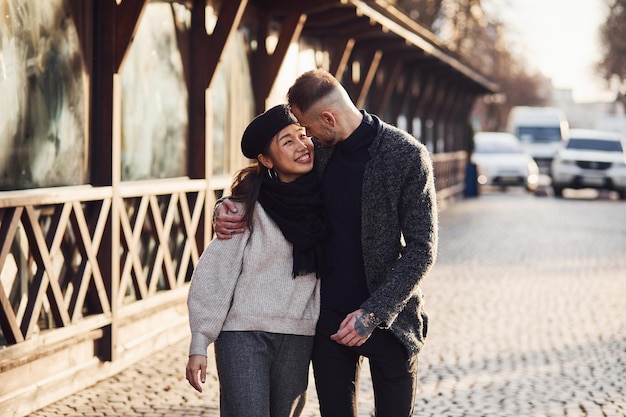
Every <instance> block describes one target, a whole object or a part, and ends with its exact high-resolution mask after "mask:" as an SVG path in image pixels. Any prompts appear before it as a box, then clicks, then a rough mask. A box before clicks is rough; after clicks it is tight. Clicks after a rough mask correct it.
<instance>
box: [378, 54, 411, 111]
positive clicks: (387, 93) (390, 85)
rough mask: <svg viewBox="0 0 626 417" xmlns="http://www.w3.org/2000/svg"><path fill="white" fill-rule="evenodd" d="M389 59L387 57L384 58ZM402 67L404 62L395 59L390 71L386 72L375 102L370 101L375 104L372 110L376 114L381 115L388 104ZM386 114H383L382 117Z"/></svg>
mask: <svg viewBox="0 0 626 417" xmlns="http://www.w3.org/2000/svg"><path fill="white" fill-rule="evenodd" d="M386 59H387V60H389V58H386ZM403 68H404V62H402V60H399V59H398V60H395V61H394V63H393V67H392V68H391V71H390V72H389V73H388V74H387V77H386V79H385V80H384V85H383V88H382V91H381V94H380V97H379V100H377V103H371V104H372V105H375V106H376V107H373V108H374V112H375V113H376V114H380V115H381V116H382V115H383V113H385V109H386V108H387V106H388V105H389V101H390V100H391V96H392V94H393V91H394V89H395V87H396V83H397V82H398V78H399V77H400V76H401V75H402V69H403ZM387 116H388V115H387V114H385V115H384V117H387Z"/></svg>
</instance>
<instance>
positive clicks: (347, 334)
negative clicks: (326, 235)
mask: <svg viewBox="0 0 626 417" xmlns="http://www.w3.org/2000/svg"><path fill="white" fill-rule="evenodd" d="M287 98H288V102H289V105H290V107H291V110H292V112H293V114H294V115H295V116H296V118H297V119H298V121H299V122H300V124H301V125H302V126H304V127H305V128H306V130H307V134H308V135H310V136H312V137H314V138H315V140H316V142H317V145H318V146H317V147H316V153H315V165H316V170H317V172H318V173H319V174H320V176H321V184H322V192H323V199H324V204H325V207H326V210H327V214H328V218H329V221H330V225H331V237H330V265H331V266H330V271H329V272H328V274H327V275H325V276H323V277H322V285H321V311H320V317H319V320H318V324H317V329H316V336H315V345H314V349H313V357H312V360H313V370H314V375H315V381H316V382H315V383H316V387H317V393H318V398H319V402H320V411H321V414H322V416H323V417H346V416H354V417H356V416H357V410H356V404H357V398H356V394H357V388H358V374H359V367H360V363H361V358H362V357H367V358H368V360H369V364H370V370H371V377H372V384H373V388H374V398H375V406H376V415H377V416H384V417H400V416H412V414H413V405H414V401H415V391H416V386H417V354H418V353H419V351H420V349H421V348H422V346H423V344H424V341H425V337H426V331H427V324H428V319H427V315H426V312H425V310H424V300H423V296H422V293H421V291H420V288H419V283H420V281H421V280H422V279H423V278H424V277H425V276H426V275H427V274H428V272H429V270H430V268H431V267H432V265H433V264H434V262H435V258H436V252H437V237H438V223H437V204H436V196H435V186H434V178H433V170H432V163H431V161H430V158H429V155H428V151H427V149H426V148H425V147H424V146H423V145H422V144H421V143H419V142H418V141H417V140H416V139H415V138H413V137H412V136H410V135H409V134H408V133H406V132H404V131H402V130H400V129H397V128H395V127H393V126H391V125H389V124H387V123H385V122H383V121H381V120H380V119H379V118H378V117H376V116H374V115H370V114H368V113H367V112H366V111H364V110H361V111H359V109H357V108H356V106H355V105H354V103H353V102H352V101H351V99H350V98H349V96H348V94H347V92H346V91H345V89H344V88H343V87H342V86H341V84H340V83H339V82H338V81H337V80H336V79H335V78H334V77H333V76H332V75H331V74H329V73H328V72H326V71H323V70H312V71H308V72H306V73H304V74H302V75H301V76H300V77H298V79H297V80H296V82H295V83H294V85H293V86H292V87H291V88H290V89H289V92H288V94H287ZM223 206H224V208H222V209H220V211H221V213H223V212H224V211H226V209H230V210H232V206H231V205H230V203H226V204H223ZM238 220H240V218H239V217H236V216H232V215H231V216H228V215H224V214H220V215H219V216H218V217H217V222H216V233H217V235H218V237H221V238H228V237H229V235H230V233H233V232H235V233H236V232H237V228H236V226H238V227H240V225H237V224H236V222H237V221H238Z"/></svg>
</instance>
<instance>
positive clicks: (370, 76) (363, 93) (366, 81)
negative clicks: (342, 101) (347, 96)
mask: <svg viewBox="0 0 626 417" xmlns="http://www.w3.org/2000/svg"><path fill="white" fill-rule="evenodd" d="M382 57H383V51H380V50H378V51H375V52H374V55H373V56H372V59H371V61H370V65H369V68H368V70H367V74H366V75H365V77H363V80H362V82H361V90H360V91H359V97H358V99H357V101H356V106H357V107H358V108H363V106H364V105H365V99H366V98H367V95H368V94H369V91H370V89H371V87H372V82H373V81H374V76H375V75H376V71H378V66H379V65H380V60H381V59H382Z"/></svg>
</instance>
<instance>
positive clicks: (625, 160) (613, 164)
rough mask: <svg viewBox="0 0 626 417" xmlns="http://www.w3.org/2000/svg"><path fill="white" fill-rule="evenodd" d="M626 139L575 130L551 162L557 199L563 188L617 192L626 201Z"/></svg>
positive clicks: (584, 130) (596, 131)
mask: <svg viewBox="0 0 626 417" xmlns="http://www.w3.org/2000/svg"><path fill="white" fill-rule="evenodd" d="M625 149H626V140H625V139H624V136H622V135H621V134H619V133H616V132H604V131H600V130H588V129H572V130H570V137H569V139H568V140H567V141H566V142H565V143H564V144H563V146H562V147H561V149H559V150H558V152H557V154H556V157H555V159H554V161H553V162H552V189H553V190H554V195H555V196H557V197H562V196H563V189H564V188H574V189H581V188H594V189H599V190H602V189H604V190H613V191H617V193H618V194H619V197H620V199H622V200H625V199H626V155H625V153H624V150H625Z"/></svg>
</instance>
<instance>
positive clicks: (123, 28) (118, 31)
mask: <svg viewBox="0 0 626 417" xmlns="http://www.w3.org/2000/svg"><path fill="white" fill-rule="evenodd" d="M147 4H148V0H133V1H128V0H127V1H123V2H121V3H120V4H118V5H117V7H116V9H115V25H116V26H115V70H116V72H121V69H122V62H123V61H124V57H125V56H126V53H127V52H128V47H129V46H130V44H131V43H132V41H133V37H134V36H135V33H136V32H137V27H138V26H139V20H140V19H141V15H142V13H143V11H144V10H145V8H146V5H147Z"/></svg>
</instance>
